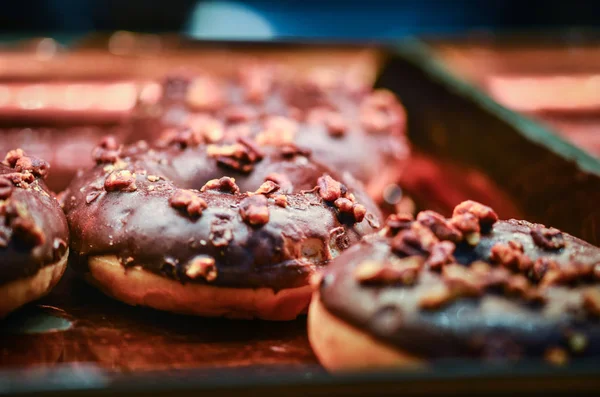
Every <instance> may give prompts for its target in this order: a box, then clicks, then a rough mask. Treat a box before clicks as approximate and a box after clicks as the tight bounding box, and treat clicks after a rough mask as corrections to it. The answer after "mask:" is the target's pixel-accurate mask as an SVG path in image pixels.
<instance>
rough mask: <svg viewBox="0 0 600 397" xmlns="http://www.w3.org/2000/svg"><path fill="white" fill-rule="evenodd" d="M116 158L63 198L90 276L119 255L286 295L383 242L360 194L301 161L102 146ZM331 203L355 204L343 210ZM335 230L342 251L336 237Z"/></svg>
mask: <svg viewBox="0 0 600 397" xmlns="http://www.w3.org/2000/svg"><path fill="white" fill-rule="evenodd" d="M115 148H117V149H118V152H119V154H118V158H117V159H116V160H115V161H114V163H113V164H108V165H107V162H105V161H100V162H98V164H97V165H96V167H94V168H93V169H91V170H89V171H87V172H84V173H83V174H81V175H80V176H78V177H77V178H76V179H75V180H74V181H73V183H72V184H71V186H70V187H69V189H67V191H66V192H65V193H64V194H63V196H62V197H63V205H64V210H65V213H66V214H67V219H68V221H69V225H70V227H71V229H72V231H73V234H72V235H73V238H72V243H71V251H72V253H73V255H74V256H76V258H77V259H78V262H80V263H81V264H82V265H85V264H86V263H87V261H88V259H89V258H91V257H105V256H110V255H114V256H116V257H117V258H125V259H126V260H121V261H120V264H121V265H122V266H125V267H131V268H141V269H143V270H144V271H147V272H150V273H153V274H155V275H158V276H160V277H163V278H166V279H170V280H174V281H179V282H183V283H192V284H206V283H210V285H211V286H215V287H232V288H271V289H273V290H275V291H277V290H282V289H287V288H295V287H300V286H303V285H307V283H308V278H309V276H310V275H311V274H312V273H314V271H315V269H317V268H319V267H322V266H325V265H327V263H328V262H329V261H330V259H331V258H333V257H335V256H336V255H338V254H339V253H340V252H342V251H343V250H344V249H346V248H347V247H348V246H350V245H351V244H353V243H356V242H358V241H359V240H360V239H361V238H362V236H365V235H367V234H370V233H373V232H375V231H376V230H377V229H376V228H374V227H373V226H372V224H373V223H376V222H374V220H375V221H378V219H380V213H379V211H378V209H377V207H376V205H375V204H374V203H373V202H372V201H371V200H370V199H369V198H368V196H367V195H366V193H365V192H363V191H361V190H360V186H359V185H358V184H356V182H355V181H354V180H352V179H349V180H345V179H344V178H343V177H338V176H336V175H335V173H333V172H332V171H330V170H329V169H327V168H326V167H324V166H322V165H320V164H318V163H315V162H312V161H311V160H310V158H307V157H305V156H304V155H303V154H298V155H295V156H291V157H288V156H285V155H283V154H282V150H281V148H279V147H271V148H269V147H265V148H258V146H256V144H255V142H254V141H252V140H251V139H239V140H238V141H237V143H235V144H233V145H229V146H228V145H215V144H212V143H211V144H205V143H197V142H196V141H194V142H192V141H189V140H188V141H186V143H185V144H184V145H182V144H181V140H177V141H176V142H175V143H172V144H167V145H166V146H165V147H163V148H149V147H148V146H147V145H144V144H136V145H130V146H125V147H122V146H119V145H117V144H116V143H114V142H110V141H108V143H107V141H103V142H102V143H101V146H100V148H99V149H98V150H96V151H95V152H94V153H100V152H101V150H117V149H115ZM223 158H232V159H234V160H236V161H240V164H244V165H252V167H251V169H250V168H236V167H231V166H230V165H231V164H227V165H225V166H224V164H223ZM323 181H324V182H323ZM323 183H325V184H326V185H327V184H333V185H335V186H337V190H336V192H337V193H336V192H334V193H333V196H331V197H330V196H326V197H325V198H324V197H323V194H324V191H325V190H324V189H327V186H326V187H325V188H324V189H318V188H317V189H315V186H320V185H322V184H323ZM0 191H2V190H1V189H0ZM7 194H8V193H5V195H7ZM331 198H336V199H340V198H343V199H344V200H346V202H344V203H343V205H342V207H343V208H338V207H336V205H335V203H334V202H335V200H333V201H332V200H329V199H331ZM89 219H94V222H93V225H92V224H90V223H89V221H88V220H89ZM367 219H370V220H371V221H367ZM337 228H341V230H343V232H344V233H343V234H344V238H343V239H339V238H336V237H337V235H336V234H335V233H334V234H332V233H330V232H331V230H334V229H337ZM165 264H167V265H165Z"/></svg>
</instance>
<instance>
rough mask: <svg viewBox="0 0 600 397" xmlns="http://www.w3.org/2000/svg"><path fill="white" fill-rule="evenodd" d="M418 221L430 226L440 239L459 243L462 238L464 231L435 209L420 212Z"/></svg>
mask: <svg viewBox="0 0 600 397" xmlns="http://www.w3.org/2000/svg"><path fill="white" fill-rule="evenodd" d="M417 222H420V223H421V224H423V225H424V226H427V227H428V228H430V229H431V231H432V232H433V234H435V236H436V237H437V238H439V239H440V240H449V241H452V242H453V243H458V242H459V241H460V240H462V233H461V232H460V231H459V230H458V229H457V228H455V227H454V226H452V224H451V223H450V222H448V221H447V220H446V218H444V217H443V216H441V215H440V214H438V213H436V212H434V211H421V212H419V214H418V215H417Z"/></svg>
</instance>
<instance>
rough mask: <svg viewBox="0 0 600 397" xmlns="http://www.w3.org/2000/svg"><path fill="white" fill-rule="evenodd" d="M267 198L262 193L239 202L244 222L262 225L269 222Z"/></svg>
mask: <svg viewBox="0 0 600 397" xmlns="http://www.w3.org/2000/svg"><path fill="white" fill-rule="evenodd" d="M267 204H268V200H267V198H266V197H265V196H263V195H256V196H250V197H247V198H245V199H244V200H242V202H241V203H240V215H241V216H242V219H243V220H244V222H246V223H248V224H250V225H253V226H262V225H264V224H266V223H267V222H269V207H268V206H267Z"/></svg>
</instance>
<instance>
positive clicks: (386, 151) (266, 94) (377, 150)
mask: <svg viewBox="0 0 600 397" xmlns="http://www.w3.org/2000/svg"><path fill="white" fill-rule="evenodd" d="M326 72H327V70H320V69H315V70H313V71H312V72H311V73H308V75H307V76H305V77H304V78H298V77H297V76H293V77H290V76H286V73H285V70H279V69H276V68H273V67H269V66H266V65H246V66H245V67H244V68H243V69H241V71H240V73H239V76H238V78H237V79H230V80H226V79H223V78H217V77H214V76H209V75H192V76H190V75H185V74H178V75H171V76H168V77H167V78H166V79H165V81H164V83H163V84H162V86H153V87H154V90H152V93H153V95H145V96H142V98H145V99H144V100H142V101H140V104H139V106H138V109H137V112H136V113H137V116H136V117H135V119H136V122H135V124H136V127H134V130H136V131H137V133H136V134H134V135H135V136H136V137H137V138H138V139H147V140H152V139H153V137H156V136H157V135H159V134H162V133H163V132H164V131H166V130H168V129H169V127H173V126H188V127H189V128H191V129H192V130H195V131H201V130H206V129H207V128H210V129H211V130H212V131H213V134H212V138H213V139H214V140H215V141H217V140H218V141H221V142H235V140H236V139H237V138H239V137H241V136H243V137H253V138H254V139H256V141H257V142H258V143H259V144H261V145H265V144H268V145H286V144H290V143H293V144H295V145H297V146H298V147H300V148H301V149H304V150H309V151H311V152H312V156H313V159H314V160H316V161H319V162H321V163H323V164H325V165H327V166H329V167H330V168H331V169H333V170H335V171H337V172H339V173H342V172H344V173H346V172H347V173H349V174H351V175H353V176H354V177H355V178H357V179H358V180H360V181H361V182H363V183H364V184H365V187H366V188H367V191H368V192H369V194H370V195H371V196H372V197H373V198H375V199H376V200H379V199H381V197H382V192H383V190H384V188H385V187H386V186H388V185H389V184H392V183H395V182H397V181H398V178H399V174H400V173H401V172H402V169H403V168H404V164H405V162H406V161H407V160H408V155H409V147H408V143H407V140H406V136H405V129H406V114H405V111H404V108H403V107H402V105H401V104H400V103H399V101H398V100H397V98H396V97H395V95H393V94H392V93H391V92H389V91H386V90H375V91H372V90H371V89H370V88H369V87H368V86H366V85H358V86H355V85H351V84H350V83H349V82H348V81H346V80H344V79H343V78H342V77H343V76H337V75H331V74H328V73H326ZM145 91H150V90H145ZM142 94H144V91H143V92H142Z"/></svg>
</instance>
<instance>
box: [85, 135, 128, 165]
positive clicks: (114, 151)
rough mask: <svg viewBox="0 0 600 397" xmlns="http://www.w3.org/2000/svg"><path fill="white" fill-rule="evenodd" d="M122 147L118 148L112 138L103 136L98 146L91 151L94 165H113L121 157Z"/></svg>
mask: <svg viewBox="0 0 600 397" xmlns="http://www.w3.org/2000/svg"><path fill="white" fill-rule="evenodd" d="M121 150H122V146H119V144H118V143H117V140H116V139H115V137H113V136H105V137H104V138H102V140H100V143H99V144H98V146H96V147H95V148H94V150H93V151H92V158H93V159H94V161H95V162H96V164H102V163H114V162H115V161H117V159H118V158H119V156H120V155H121Z"/></svg>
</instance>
